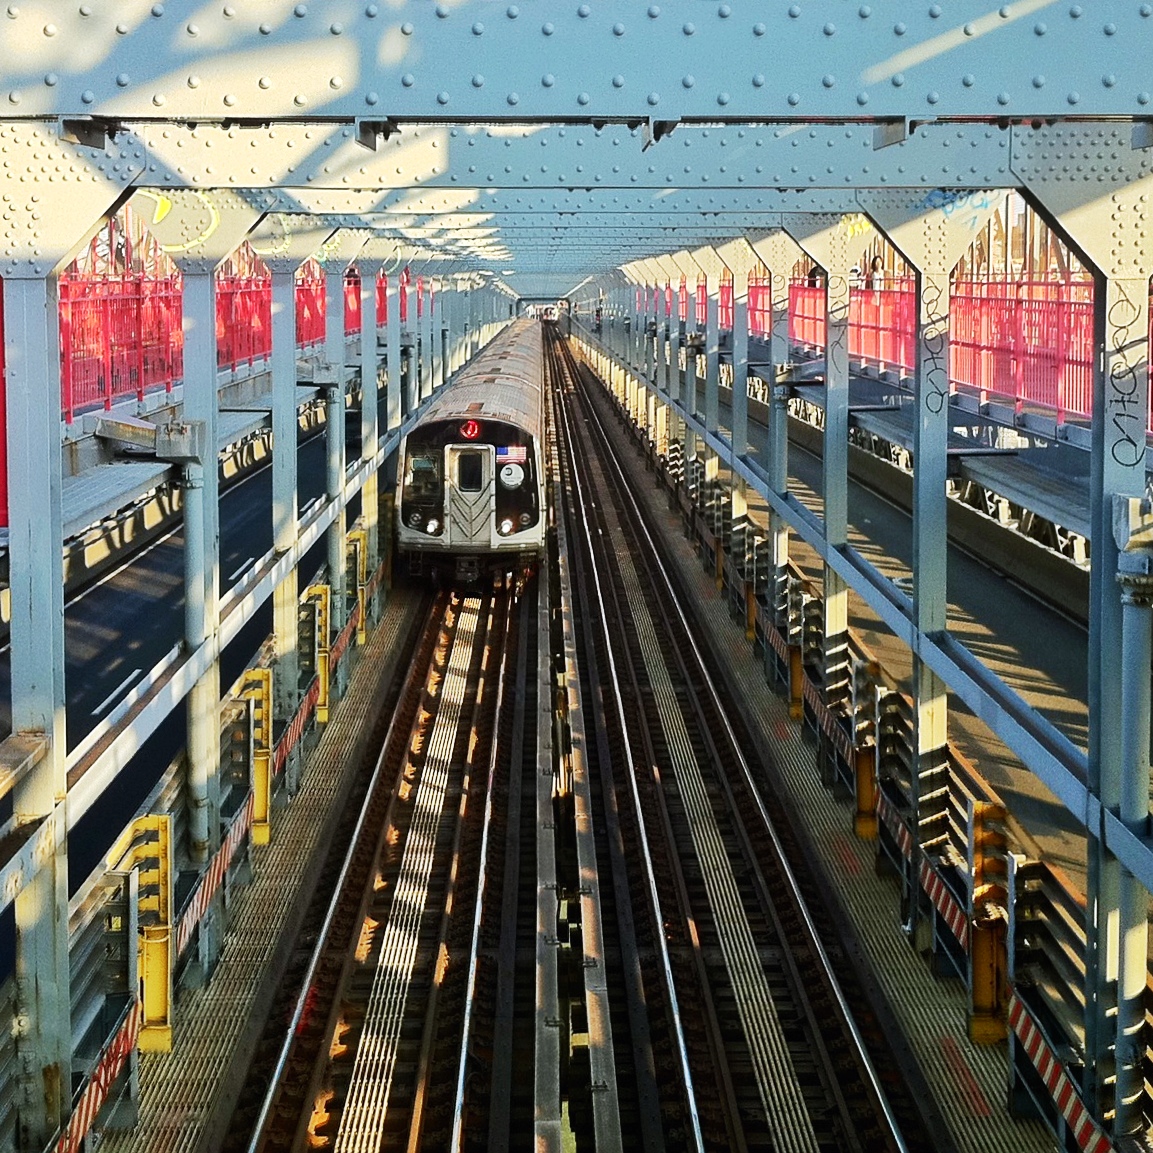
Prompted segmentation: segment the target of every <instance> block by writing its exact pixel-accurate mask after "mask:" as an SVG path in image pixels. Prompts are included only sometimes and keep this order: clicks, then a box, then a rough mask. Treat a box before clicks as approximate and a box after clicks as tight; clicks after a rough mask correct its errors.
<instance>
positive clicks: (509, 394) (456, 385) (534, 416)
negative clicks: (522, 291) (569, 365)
mask: <svg viewBox="0 0 1153 1153" xmlns="http://www.w3.org/2000/svg"><path fill="white" fill-rule="evenodd" d="M541 345H542V338H541V329H540V324H539V323H538V322H537V321H535V320H527V319H522V320H514V321H513V322H512V323H511V324H510V325H509V326H508V328H506V329H505V330H504V331H503V332H502V333H500V335H498V336H497V337H495V338H494V339H493V341H492V342H491V343H490V344H489V345H488V346H487V347H486V348H485V349H484V350H483V351H482V352H481V353H480V355H479V356H478V357H477V358H476V359H475V360H474V361H473V362H472V363H471V364H470V365H469V366H468V367H467V368H465V369H463V370H462V371H461V372H459V373H458V374H457V376H456V379H455V380H454V381H453V383H452V384H451V385H449V386H448V387H447V388H445V389H444V390H443V391H442V392H441V393H439V394H438V395H437V396H436V397H435V398H434V399H433V401H432V404H431V405H429V407H428V410H427V411H426V412H425V413H424V415H423V416H422V417H421V418H420V421H419V422H418V424H417V428H419V427H421V426H422V425H425V424H428V422H429V421H433V420H459V419H464V418H467V417H472V418H474V419H485V418H487V419H489V420H503V421H507V422H509V423H510V424H515V425H517V426H518V427H520V428H523V429H526V430H528V431H529V432H531V433H532V435H533V436H538V435H539V434H540V427H541V380H542V376H543V373H544V366H543V363H542V355H541Z"/></svg>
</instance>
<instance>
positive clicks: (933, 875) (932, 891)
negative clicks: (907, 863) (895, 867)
mask: <svg viewBox="0 0 1153 1153" xmlns="http://www.w3.org/2000/svg"><path fill="white" fill-rule="evenodd" d="M921 888H922V889H924V890H925V892H926V893H928V894H929V900H930V901H932V902H933V906H934V907H935V908H936V910H937V912H938V913H940V914H941V916H942V918H944V921H945V924H946V925H948V926H949V931H950V932H951V933H952V934H953V936H954V937H956V938H957V943H958V944H959V945H960V946H961V948H962V949H964V950H965V952H966V953H967V952H968V951H969V918H968V917H967V916H966V915H965V910H964V909H962V908H961V905H960V903H959V902H958V900H957V898H956V897H955V896H954V895H953V890H952V889H950V888H949V886H948V885H946V884H945V882H944V879H943V878H942V877H941V875H940V873H938V872H937V870H936V869H934V868H933V866H932V865H930V864H929V862H928V861H926V860H924V859H922V861H921Z"/></svg>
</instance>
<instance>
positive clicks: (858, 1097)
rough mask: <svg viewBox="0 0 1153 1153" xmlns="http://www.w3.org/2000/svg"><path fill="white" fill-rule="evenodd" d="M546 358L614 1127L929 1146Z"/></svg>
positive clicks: (759, 1143) (714, 695) (663, 577)
mask: <svg viewBox="0 0 1153 1153" xmlns="http://www.w3.org/2000/svg"><path fill="white" fill-rule="evenodd" d="M548 358H549V369H550V373H551V374H552V376H553V378H554V387H555V389H556V392H557V395H558V396H559V397H560V398H561V400H560V402H559V403H558V412H557V419H556V424H557V430H558V432H557V439H558V441H560V442H562V445H563V456H564V459H565V465H564V486H565V507H566V513H565V522H566V524H567V527H568V540H569V546H570V551H571V553H572V555H573V561H572V565H573V569H574V573H575V574H576V577H575V580H574V585H575V589H576V591H575V605H576V609H575V611H576V613H577V616H578V618H579V624H580V628H579V630H578V631H579V633H580V635H581V636H582V637H583V638H584V642H585V645H584V649H583V651H582V653H581V660H582V663H583V664H584V665H585V673H586V676H585V684H586V692H587V694H588V697H589V699H590V701H591V702H592V706H593V707H592V708H591V709H590V710H589V712H590V722H591V727H590V734H589V735H588V737H587V743H588V745H589V747H590V750H593V751H594V756H593V757H592V758H591V759H592V760H593V761H594V774H595V775H596V776H597V777H598V779H599V785H600V793H601V798H602V802H601V807H600V817H601V820H600V822H599V823H600V825H601V827H602V834H603V835H602V842H601V844H600V846H599V848H598V853H599V854H601V855H602V857H603V858H604V859H605V860H607V861H611V862H613V865H612V867H613V876H614V884H613V886H612V900H613V908H612V913H613V917H612V918H611V921H612V922H614V923H615V928H616V931H617V932H618V933H619V936H618V937H617V938H616V941H615V951H616V953H617V956H618V958H619V966H618V981H619V985H618V989H619V991H620V992H624V993H627V997H628V1001H627V1006H624V1007H621V1008H620V1009H618V1012H617V1014H616V1015H614V1018H613V1021H614V1037H615V1038H617V1044H616V1049H617V1054H618V1069H619V1070H620V1071H621V1076H620V1079H619V1082H618V1090H619V1094H620V1098H621V1114H622V1124H623V1123H625V1121H626V1119H627V1122H628V1124H629V1125H630V1126H635V1129H630V1130H629V1134H628V1135H629V1137H630V1138H632V1139H633V1140H634V1141H635V1143H636V1144H638V1145H639V1144H642V1143H643V1144H644V1145H645V1147H647V1148H657V1147H661V1145H663V1147H665V1148H670V1149H680V1148H697V1149H710V1150H711V1149H762V1148H771V1149H777V1150H804V1151H815V1150H821V1151H823V1150H832V1149H837V1150H842V1149H848V1150H853V1149H857V1150H864V1149H870V1150H872V1149H886V1148H887V1149H894V1150H896V1149H905V1148H931V1144H930V1143H929V1142H928V1141H927V1139H923V1134H922V1132H921V1130H920V1128H919V1117H918V1114H917V1111H916V1109H915V1107H914V1106H913V1105H912V1103H910V1102H905V1103H904V1105H905V1106H906V1107H905V1108H903V1109H902V1110H901V1115H900V1119H899V1122H898V1119H897V1117H896V1115H895V1113H894V1110H893V1108H892V1107H891V1106H890V1105H889V1103H888V1100H887V1099H886V1096H885V1094H884V1093H883V1092H882V1091H881V1089H880V1079H879V1078H878V1076H877V1075H876V1073H875V1071H874V1067H875V1066H874V1062H875V1061H876V1060H877V1058H878V1057H880V1058H881V1060H884V1057H883V1054H882V1053H881V1052H880V1051H879V1050H880V1042H879V1040H878V1038H877V1037H873V1038H872V1045H873V1047H872V1050H870V1048H869V1046H867V1045H866V1044H865V1041H864V1039H863V1038H862V1035H861V1032H860V1029H859V1028H858V1026H857V1024H856V1022H855V1021H854V1019H853V1017H852V1015H851V1014H850V1013H849V1011H848V1006H847V1003H846V996H845V994H844V993H843V992H842V990H841V987H840V984H839V981H838V978H839V977H840V976H842V974H841V973H837V974H836V975H834V973H833V965H832V962H831V960H830V949H831V950H832V955H833V956H834V957H835V956H836V950H835V946H830V948H829V949H827V948H826V945H825V943H824V939H823V938H822V935H821V934H820V933H819V932H818V931H817V927H816V925H815V923H814V920H813V916H812V914H811V913H810V911H809V909H808V908H807V907H806V905H805V902H804V900H803V898H802V892H801V888H800V886H799V884H798V882H797V881H796V879H795V877H794V875H793V871H792V868H791V867H790V864H789V861H788V859H787V857H786V853H785V850H784V847H783V845H782V842H781V838H780V836H779V835H778V833H777V832H776V831H775V830H774V828H773V825H772V823H771V821H770V818H769V813H768V811H767V808H766V804H765V802H764V801H763V800H762V798H761V796H760V794H759V792H758V790H757V788H756V787H755V784H754V782H755V781H756V780H758V779H761V777H762V772H761V766H759V765H755V764H752V763H750V761H751V760H753V761H755V759H756V758H755V757H751V756H750V753H749V752H748V751H747V750H752V749H754V748H755V746H754V745H753V743H752V742H751V740H750V739H749V738H748V737H747V735H746V734H744V733H743V732H741V731H740V726H739V723H738V722H737V721H736V720H735V719H734V718H735V717H736V715H737V713H738V712H739V710H738V709H737V708H736V707H735V706H734V704H733V702H732V701H731V700H730V699H729V698H728V697H727V693H726V690H725V687H724V684H723V680H722V679H721V678H719V677H717V676H715V675H714V674H713V673H712V671H711V670H710V668H709V667H708V662H707V659H706V656H705V653H704V652H703V651H701V649H700V648H698V646H697V644H696V641H695V639H694V630H693V627H692V625H691V622H690V620H689V618H688V615H687V612H686V610H685V609H683V608H682V607H681V606H680V605H679V604H678V600H677V597H676V596H675V586H674V582H673V581H672V580H671V578H670V577H669V575H668V573H667V571H666V569H665V568H664V566H663V565H662V563H661V561H660V559H659V556H658V554H657V553H656V552H655V546H654V542H653V541H652V540H651V539H649V538H648V533H647V530H646V529H645V526H644V519H643V517H642V515H641V513H640V510H639V508H638V507H637V505H636V504H635V502H634V501H633V500H632V497H631V494H630V492H629V486H628V483H627V481H626V480H625V478H624V474H623V473H622V472H621V470H620V468H619V466H617V465H616V464H615V463H614V462H613V460H612V456H611V453H610V451H609V449H610V439H609V437H608V435H607V432H606V429H605V428H604V427H603V425H602V418H601V413H600V409H599V407H598V406H597V405H596V404H594V403H592V401H591V399H590V396H589V394H588V393H586V390H585V387H584V384H585V381H584V379H583V375H582V370H581V369H580V368H579V366H578V365H577V364H576V363H575V361H574V360H573V359H572V357H571V354H569V353H568V349H567V346H566V345H565V344H563V342H561V341H560V340H559V339H556V340H553V341H551V342H550V346H549V349H548ZM593 387H594V388H597V389H599V388H600V386H599V385H594V386H593ZM622 866H623V869H624V871H623V874H622V872H621V871H620V869H621V867H622ZM605 916H606V922H609V921H610V917H609V914H608V912H607V911H606V914H605ZM634 958H636V959H637V960H639V961H640V964H639V966H638V965H636V964H635V963H634V962H633V959H634ZM638 967H639V970H640V971H639V972H638V971H637V969H638ZM638 997H640V998H641V1000H640V1004H642V1005H643V1006H644V1011H643V1012H638V1011H637V1010H636V1008H635V1003H636V999H637V998H638ZM618 1001H624V997H618ZM618 1022H619V1027H618ZM887 1087H888V1086H887ZM902 1129H903V1130H904V1131H905V1133H906V1134H908V1136H907V1137H906V1136H903V1135H902V1132H901V1130H902Z"/></svg>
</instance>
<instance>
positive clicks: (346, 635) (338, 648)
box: [329, 604, 360, 668]
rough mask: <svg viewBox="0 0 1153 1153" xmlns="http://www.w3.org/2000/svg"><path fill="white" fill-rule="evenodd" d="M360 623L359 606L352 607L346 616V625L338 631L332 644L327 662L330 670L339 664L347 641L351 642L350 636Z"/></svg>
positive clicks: (346, 646)
mask: <svg viewBox="0 0 1153 1153" xmlns="http://www.w3.org/2000/svg"><path fill="white" fill-rule="evenodd" d="M359 623H360V605H358V604H357V605H353V608H352V612H350V613H349V614H348V623H347V624H346V625H345V626H344V628H342V629H341V630H340V633H339V635H338V636H337V638H336V640H335V641H333V642H332V653H331V656H330V657H329V662H330V664H331V666H332V668H336V666H337V665H338V664H339V663H340V658H341V657H342V656H344V653H345V650H346V649H347V648H348V643H349V641H351V640H352V634H353V633H354V632H356V626H357V625H358V624H359Z"/></svg>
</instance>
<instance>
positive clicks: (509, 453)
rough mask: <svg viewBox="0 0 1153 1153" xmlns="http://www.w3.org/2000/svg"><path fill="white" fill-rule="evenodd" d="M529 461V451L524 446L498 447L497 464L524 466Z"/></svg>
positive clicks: (506, 445) (509, 445)
mask: <svg viewBox="0 0 1153 1153" xmlns="http://www.w3.org/2000/svg"><path fill="white" fill-rule="evenodd" d="M526 460H528V449H527V448H525V446H524V445H523V444H505V445H500V444H498V445H497V446H496V463H497V464H524V462H525V461H526Z"/></svg>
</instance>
